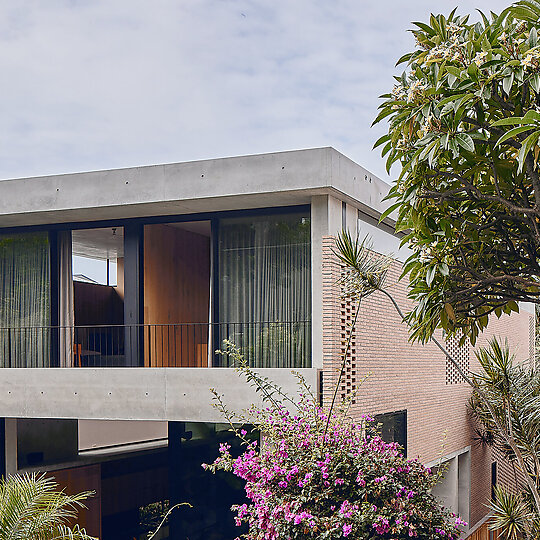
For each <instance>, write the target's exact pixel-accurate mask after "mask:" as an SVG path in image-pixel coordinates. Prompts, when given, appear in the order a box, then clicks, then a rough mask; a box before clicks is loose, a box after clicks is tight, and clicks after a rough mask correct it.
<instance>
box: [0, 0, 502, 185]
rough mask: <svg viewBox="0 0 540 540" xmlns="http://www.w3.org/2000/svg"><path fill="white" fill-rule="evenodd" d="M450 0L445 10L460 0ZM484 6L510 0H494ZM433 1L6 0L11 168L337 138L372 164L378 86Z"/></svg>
mask: <svg viewBox="0 0 540 540" xmlns="http://www.w3.org/2000/svg"><path fill="white" fill-rule="evenodd" d="M456 3H457V4H458V5H460V6H462V11H463V12H466V11H468V10H470V4H469V3H468V2H463V1H461V2H456V1H449V0H442V1H438V2H437V10H439V11H442V12H445V13H447V12H449V11H450V10H451V9H452V8H453V7H454V6H455V4H456ZM476 4H477V5H478V6H479V7H480V8H483V9H486V10H488V9H496V10H501V9H502V8H504V7H506V3H504V2H502V1H500V0H491V1H489V2H488V1H487V0H482V1H477V2H476ZM430 9H433V2H428V1H427V0H411V1H410V2H407V3H405V2H401V1H394V2H390V3H388V2H386V3H383V2H367V1H361V0H333V1H332V2H328V1H323V0H316V1H315V0H289V1H287V2H285V1H283V0H281V1H279V0H277V1H273V2H271V1H269V0H156V1H155V2H147V1H143V0H93V1H91V0H71V1H69V0H48V1H47V2H40V1H38V0H33V1H32V0H19V1H18V2H13V3H9V2H8V3H3V4H2V5H0V68H1V70H2V101H1V103H0V122H1V124H2V129H1V130H0V178H8V177H16V176H29V175H34V174H35V175H39V174H51V173H61V172H69V171H77V170H89V169H99V168H112V167H120V166H135V165H142V164H151V163H161V162H173V161H184V160H192V159H202V158H208V157H219V156H227V155H238V154H249V153H258V152H269V151H275V150H289V149H295V148H306V147H311V146H327V145H330V146H334V147H336V148H337V149H338V150H340V151H342V152H344V153H345V154H347V155H348V156H349V157H351V158H352V159H354V160H355V161H357V162H359V163H360V164H362V165H364V166H366V167H367V168H368V169H371V170H372V171H373V172H374V173H376V174H379V175H380V176H384V164H383V162H382V160H381V159H380V158H379V156H378V153H376V152H373V151H372V150H371V147H372V144H373V142H374V141H375V140H376V138H377V137H378V136H380V134H381V133H382V130H383V128H382V127H377V128H376V129H370V124H371V121H372V119H373V118H374V116H375V115H376V108H377V105H378V100H377V96H378V95H379V94H381V93H383V92H386V91H388V89H389V88H391V86H392V82H393V81H392V75H393V74H395V72H396V70H395V69H394V67H393V65H394V63H395V60H396V59H397V58H398V57H399V56H400V55H401V54H402V53H403V52H406V51H407V49H408V48H410V47H411V44H412V40H411V37H410V35H408V34H407V32H406V29H407V28H409V27H410V21H411V20H426V19H427V17H428V16H429V11H430Z"/></svg>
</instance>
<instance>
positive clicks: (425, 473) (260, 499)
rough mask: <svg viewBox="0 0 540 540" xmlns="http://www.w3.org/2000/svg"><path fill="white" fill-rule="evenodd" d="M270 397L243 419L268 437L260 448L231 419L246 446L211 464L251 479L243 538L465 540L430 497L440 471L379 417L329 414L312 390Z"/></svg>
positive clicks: (225, 451) (241, 509) (240, 518)
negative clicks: (391, 434) (375, 422)
mask: <svg viewBox="0 0 540 540" xmlns="http://www.w3.org/2000/svg"><path fill="white" fill-rule="evenodd" d="M306 391H307V392H308V391H309V390H308V389H306ZM269 395H270V399H269V400H267V403H268V401H270V404H269V405H270V406H268V407H266V408H259V409H257V408H255V407H253V408H252V409H250V411H248V412H247V413H246V414H244V415H242V416H241V417H236V420H241V421H246V420H248V421H249V422H250V423H251V425H253V426H254V428H253V429H256V430H258V431H259V432H260V433H261V434H262V437H261V439H262V444H261V445H259V444H258V443H257V441H253V440H250V438H249V434H248V433H247V431H246V430H244V429H238V428H237V427H236V424H234V423H233V421H232V419H231V426H232V429H234V430H235V431H236V432H237V435H238V436H239V437H240V438H242V439H243V440H244V443H245V451H244V452H243V453H242V454H241V455H240V456H237V457H236V456H233V455H231V453H230V447H229V445H227V444H222V445H221V447H220V455H219V457H218V458H217V459H216V460H215V461H214V463H213V464H211V465H203V467H205V468H207V469H209V470H211V471H212V472H215V471H217V470H225V471H230V472H232V473H233V474H235V475H236V476H238V477H240V478H242V479H243V480H245V481H246V486H245V489H246V495H247V498H248V500H249V501H250V502H249V504H243V505H237V506H233V508H232V509H233V511H235V512H236V522H237V524H238V525H242V524H247V526H248V532H247V533H246V534H245V535H243V537H244V538H245V539H247V540H255V539H256V540H262V539H264V540H273V539H308V538H317V539H334V538H345V537H348V538H351V539H353V538H354V539H358V538H380V539H401V538H411V537H416V538H422V539H442V538H446V539H457V538H458V537H459V534H460V530H459V526H460V525H463V524H464V522H463V521H461V520H460V519H459V518H457V517H455V516H454V515H452V514H450V513H449V512H447V511H445V510H444V509H443V508H441V507H440V506H439V504H438V503H437V502H436V500H435V499H434V497H433V496H432V495H431V493H430V489H431V487H432V486H433V484H434V482H435V481H436V480H437V477H436V476H435V475H434V474H433V473H432V472H431V471H430V469H428V468H426V467H424V466H423V465H422V464H421V463H420V462H419V461H417V460H414V459H413V460H408V459H406V458H404V457H403V455H402V454H401V452H400V450H399V448H398V446H397V443H385V442H384V441H383V440H382V439H381V438H380V437H379V436H378V435H377V434H376V433H375V432H374V431H373V430H370V429H369V426H370V422H371V421H372V419H371V418H369V417H364V418H363V420H362V422H361V423H360V424H357V423H356V424H355V423H353V422H351V421H347V420H345V418H346V416H345V415H343V414H333V415H331V417H330V418H329V417H328V416H327V414H326V413H325V412H324V410H322V409H321V408H320V407H318V406H317V405H316V403H315V400H314V399H313V398H312V396H310V395H309V394H308V393H305V394H303V395H302V398H301V400H300V402H299V403H295V402H294V401H293V400H290V399H288V398H286V399H285V400H282V399H281V398H282V397H283V396H282V395H281V394H280V395H279V396H278V397H279V398H280V399H278V397H273V395H272V393H271V392H270V393H269ZM274 396H275V394H274ZM267 397H268V396H267ZM218 401H219V404H220V407H221V408H222V410H223V411H224V412H225V413H226V414H227V416H228V417H229V418H230V415H229V414H228V413H227V411H226V410H225V407H224V406H223V403H222V402H221V400H220V398H219V396H218ZM291 410H292V412H291Z"/></svg>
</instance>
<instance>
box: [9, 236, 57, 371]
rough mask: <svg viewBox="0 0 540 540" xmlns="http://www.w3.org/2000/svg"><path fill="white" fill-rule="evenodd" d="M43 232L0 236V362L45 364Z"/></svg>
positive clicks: (46, 315) (47, 282)
mask: <svg viewBox="0 0 540 540" xmlns="http://www.w3.org/2000/svg"><path fill="white" fill-rule="evenodd" d="M49 259H50V249H49V238H48V235H47V233H45V232H43V233H30V234H13V235H0V365H2V366H3V367H45V366H48V365H49V349H50V347H49V340H50V336H49V331H50V330H49V328H48V327H49V325H50V277H49V273H50V261H49Z"/></svg>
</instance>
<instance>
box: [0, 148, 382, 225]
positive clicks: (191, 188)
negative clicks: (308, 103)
mask: <svg viewBox="0 0 540 540" xmlns="http://www.w3.org/2000/svg"><path fill="white" fill-rule="evenodd" d="M389 187H390V186H389V185H388V184H387V183H385V182H383V181H382V180H381V179H380V178H378V177H376V176H375V175H373V174H371V173H370V172H369V171H367V170H366V169H364V168H363V167H362V166H360V165H358V164H357V163H355V162H354V161H352V160H351V159H349V158H348V157H346V156H344V155H343V154H341V153H339V152H338V151H337V150H335V149H334V148H331V147H325V148H313V149H306V150H293V151H289V152H275V153H269V154H258V155H250V156H238V157H228V158H219V159H208V160H201V161H189V162H183V163H171V164H165V165H151V166H144V167H133V168H124V169H111V170H103V171H92V172H81V173H73V174H59V175H52V176H39V177H30V178H17V179H9V180H2V181H0V228H7V227H19V226H32V225H46V224H59V223H69V222H84V221H99V220H115V219H123V218H137V217H150V216H166V215H177V214H194V213H201V212H215V211H225V210H239V209H248V208H262V207H272V206H292V205H299V204H309V203H310V202H311V197H312V196H315V195H324V194H328V195H333V196H335V197H338V198H340V199H341V200H345V201H347V202H350V203H351V204H355V205H356V206H358V207H359V208H360V209H361V210H363V211H364V212H365V213H367V214H369V215H372V216H374V217H377V216H378V215H379V214H380V213H381V212H382V211H383V210H384V209H385V208H386V207H387V206H388V203H386V202H383V201H382V199H383V198H384V197H385V195H386V194H387V192H388V189H389Z"/></svg>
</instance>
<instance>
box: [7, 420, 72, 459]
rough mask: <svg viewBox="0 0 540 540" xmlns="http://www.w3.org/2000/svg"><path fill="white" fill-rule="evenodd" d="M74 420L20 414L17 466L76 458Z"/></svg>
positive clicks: (18, 421)
mask: <svg viewBox="0 0 540 540" xmlns="http://www.w3.org/2000/svg"><path fill="white" fill-rule="evenodd" d="M77 453H78V437H77V420H64V419H62V420H60V419H56V418H19V419H18V420H17V466H18V468H25V467H36V466H38V465H46V464H54V463H62V462H65V461H71V460H73V459H76V457H77Z"/></svg>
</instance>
